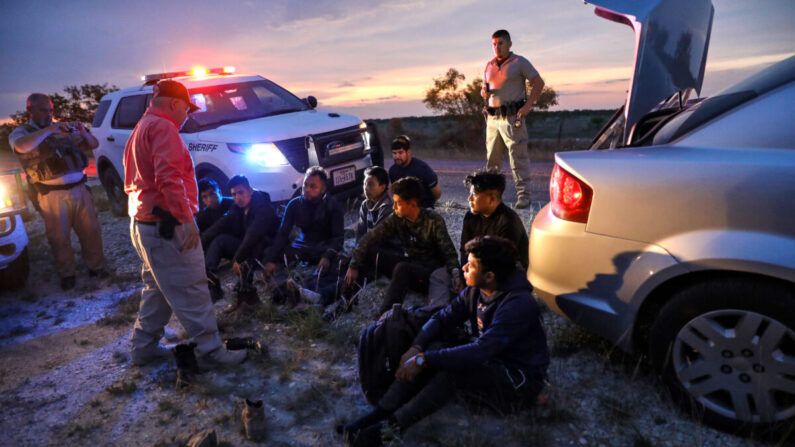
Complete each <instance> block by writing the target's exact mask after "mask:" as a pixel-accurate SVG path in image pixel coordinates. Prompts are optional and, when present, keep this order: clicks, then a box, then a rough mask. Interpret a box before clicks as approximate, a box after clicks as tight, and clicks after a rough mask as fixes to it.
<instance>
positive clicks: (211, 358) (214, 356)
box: [198, 347, 248, 369]
mask: <svg viewBox="0 0 795 447" xmlns="http://www.w3.org/2000/svg"><path fill="white" fill-rule="evenodd" d="M247 357H248V354H247V353H246V351H229V350H227V349H226V348H224V347H219V348H218V349H216V350H215V351H213V352H211V353H209V354H205V355H203V356H201V357H199V359H198V360H199V364H200V365H199V366H201V367H202V369H211V368H213V367H216V366H225V365H239V364H241V363H243V362H245V361H246V358H247Z"/></svg>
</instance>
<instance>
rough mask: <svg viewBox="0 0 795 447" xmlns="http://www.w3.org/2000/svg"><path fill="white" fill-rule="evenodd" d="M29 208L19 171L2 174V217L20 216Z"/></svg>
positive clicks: (0, 180)
mask: <svg viewBox="0 0 795 447" xmlns="http://www.w3.org/2000/svg"><path fill="white" fill-rule="evenodd" d="M27 208H28V203H27V201H26V199H25V196H24V194H23V193H22V177H21V176H20V175H19V172H18V171H6V172H0V217H5V216H10V215H13V214H20V213H22V212H24V211H25V210H26V209H27Z"/></svg>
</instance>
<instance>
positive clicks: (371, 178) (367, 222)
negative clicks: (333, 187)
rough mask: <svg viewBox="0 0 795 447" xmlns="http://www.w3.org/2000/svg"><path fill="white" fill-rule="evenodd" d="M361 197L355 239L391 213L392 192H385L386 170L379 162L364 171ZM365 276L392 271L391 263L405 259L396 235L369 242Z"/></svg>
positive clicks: (389, 273) (388, 274)
mask: <svg viewBox="0 0 795 447" xmlns="http://www.w3.org/2000/svg"><path fill="white" fill-rule="evenodd" d="M364 196H365V200H364V201H363V202H362V206H361V208H359V221H358V222H357V223H356V241H357V242H358V241H359V240H360V239H361V238H362V236H364V235H365V234H366V233H367V232H368V231H370V230H372V229H373V228H374V227H375V226H376V225H378V224H379V223H381V222H382V221H383V220H384V219H386V218H387V217H389V215H390V214H392V205H393V202H392V195H391V194H390V193H389V174H388V173H387V171H386V169H384V168H382V167H381V166H371V167H369V168H367V169H365V171H364ZM366 259H367V262H366V264H367V265H368V266H371V267H372V268H371V269H368V271H367V272H366V273H367V276H368V277H369V278H374V277H375V276H376V274H375V273H376V269H377V270H378V272H377V273H379V274H382V275H385V276H387V277H389V276H391V275H392V270H394V268H395V265H397V263H398V262H400V261H404V260H406V259H407V258H406V255H405V253H404V251H403V247H402V246H401V244H400V239H398V238H397V236H393V237H392V238H390V239H388V240H386V241H384V242H382V243H380V244H373V245H372V246H371V247H370V249H369V250H368V251H367V257H366Z"/></svg>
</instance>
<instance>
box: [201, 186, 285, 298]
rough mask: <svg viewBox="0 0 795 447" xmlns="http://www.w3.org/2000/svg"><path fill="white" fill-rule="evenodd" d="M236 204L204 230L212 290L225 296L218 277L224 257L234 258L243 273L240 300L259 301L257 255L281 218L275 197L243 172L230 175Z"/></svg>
mask: <svg viewBox="0 0 795 447" xmlns="http://www.w3.org/2000/svg"><path fill="white" fill-rule="evenodd" d="M227 185H228V186H229V189H230V190H231V192H232V200H233V201H234V205H232V208H231V209H230V210H229V212H228V213H226V214H225V215H223V216H222V217H221V218H220V219H218V221H217V222H215V223H214V224H213V225H212V226H211V227H210V228H208V229H207V230H205V231H204V232H202V233H201V240H202V246H204V247H207V249H206V251H205V253H204V263H205V267H206V269H207V277H208V279H209V286H210V293H211V295H212V296H213V298H214V299H215V300H217V299H220V297H222V296H223V289H222V288H221V283H220V280H219V278H218V275H217V273H218V266H219V265H220V264H221V260H222V259H230V260H231V261H232V262H233V264H232V270H233V271H234V272H235V273H236V274H237V275H238V276H239V277H240V283H239V287H238V291H237V303H236V304H235V306H234V307H233V309H236V308H238V307H239V306H241V305H243V304H256V303H257V302H258V301H259V299H258V298H257V293H256V290H255V288H254V284H253V281H252V280H253V270H254V268H255V267H256V266H257V258H259V257H260V256H262V254H263V252H264V251H265V249H266V248H267V247H268V246H269V245H270V244H271V242H272V240H273V235H274V234H275V232H276V228H277V225H278V219H277V218H276V212H275V211H274V209H273V206H272V205H271V198H270V195H268V193H266V192H264V191H256V190H254V189H253V188H252V187H251V185H250V184H249V183H248V179H247V178H246V177H245V176H242V175H236V176H234V177H232V178H231V179H229V183H228V184H227Z"/></svg>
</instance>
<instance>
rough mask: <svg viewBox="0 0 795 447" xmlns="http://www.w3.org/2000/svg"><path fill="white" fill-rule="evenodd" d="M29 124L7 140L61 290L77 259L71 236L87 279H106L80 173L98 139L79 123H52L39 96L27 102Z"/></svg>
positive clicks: (48, 106) (46, 100) (69, 283)
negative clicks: (31, 194) (32, 195)
mask: <svg viewBox="0 0 795 447" xmlns="http://www.w3.org/2000/svg"><path fill="white" fill-rule="evenodd" d="M27 110H28V115H29V116H30V122H28V124H23V125H21V126H19V127H17V128H16V129H14V131H13V132H11V134H10V135H9V136H8V143H9V145H10V146H11V147H12V148H13V149H14V152H15V153H16V155H17V157H18V158H19V161H20V163H21V164H22V167H23V168H24V169H25V175H27V176H28V180H29V182H30V184H31V185H32V187H33V188H35V190H36V191H37V192H38V202H39V207H40V209H39V212H40V213H41V217H42V218H43V219H44V227H45V229H46V233H47V240H48V241H49V243H50V248H51V249H52V254H53V256H54V257H55V269H56V270H57V271H58V276H60V277H61V289H63V290H69V289H71V288H73V287H74V286H75V255H74V250H72V242H71V233H72V228H74V230H75V233H77V237H78V239H80V247H81V248H82V252H83V258H84V259H85V261H86V264H87V265H88V273H89V276H92V277H100V278H106V277H107V276H108V271H107V270H106V269H105V257H104V256H103V255H102V230H101V228H100V226H99V222H97V211H96V209H94V201H93V200H92V196H91V192H90V191H89V190H88V187H86V185H85V183H86V176H85V174H84V173H83V169H85V168H86V166H88V158H87V157H86V155H85V154H84V153H83V152H82V151H88V150H92V149H96V147H97V146H99V142H98V141H97V139H96V138H95V137H94V136H93V135H91V132H89V131H88V129H86V128H85V127H83V123H80V122H77V121H76V122H71V123H70V122H60V123H53V122H52V113H53V108H52V101H51V100H50V97H49V96H47V95H45V94H43V93H33V94H32V95H30V96H28V100H27Z"/></svg>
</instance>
